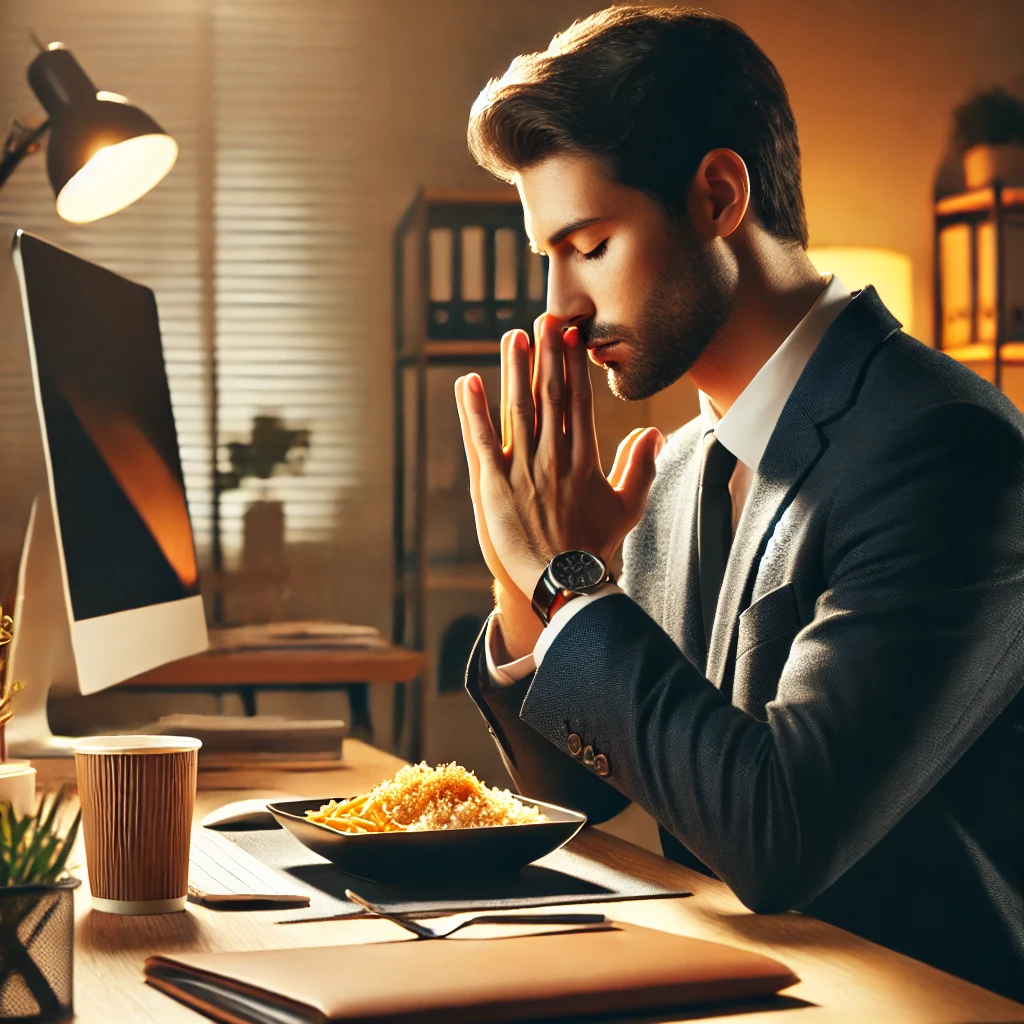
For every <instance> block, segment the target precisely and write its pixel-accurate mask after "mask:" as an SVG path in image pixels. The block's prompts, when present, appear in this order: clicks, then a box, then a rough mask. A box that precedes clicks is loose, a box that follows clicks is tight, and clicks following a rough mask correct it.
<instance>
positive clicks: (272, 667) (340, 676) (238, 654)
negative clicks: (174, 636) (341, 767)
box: [120, 645, 424, 744]
mask: <svg viewBox="0 0 1024 1024" xmlns="http://www.w3.org/2000/svg"><path fill="white" fill-rule="evenodd" d="M423 662H424V658H423V655H422V654H420V653H418V652H417V651H408V650H406V649H405V648H404V647H393V646H390V645H389V646H387V647H382V648H379V649H368V650H362V649H359V648H351V649H348V650H294V649H292V650H288V649H281V650H271V649H267V650H258V651H206V652H204V653H203V654H196V655H193V656H192V657H191V658H182V659H181V660H180V661H172V662H170V663H169V664H167V665H161V666H160V667H159V668H155V669H152V670H151V671H149V672H144V673H143V674H142V675H139V676H135V677H133V678H132V679H127V680H125V681H124V682H123V683H121V684H120V685H121V686H127V687H130V688H131V689H139V690H147V691H151V692H153V691H155V692H168V691H171V692H174V693H180V692H181V691H183V690H185V691H187V690H198V691H200V692H203V693H214V694H221V693H228V692H233V693H238V694H240V695H241V698H242V705H243V707H244V708H245V713H246V714H247V715H254V714H256V691H257V690H260V689H263V690H275V689H276V690H296V689H297V690H327V689H337V688H339V687H343V686H352V685H353V684H356V685H359V684H364V683H408V682H410V681H412V680H413V679H415V678H416V677H417V676H418V675H419V674H420V673H421V672H422V671H423ZM360 698H361V700H360ZM350 699H351V701H352V718H353V721H352V723H351V724H352V726H353V728H354V729H355V730H356V731H357V732H363V733H365V732H367V731H368V730H369V726H370V719H369V707H368V704H367V701H366V696H365V691H353V692H351V693H350ZM395 703H396V720H395V742H396V744H397V743H398V742H399V740H400V737H401V735H402V731H403V728H404V721H402V720H401V718H402V716H401V714H399V713H397V709H398V708H399V706H401V707H402V708H404V706H405V704H406V703H407V702H405V701H402V702H399V701H396V702H395Z"/></svg>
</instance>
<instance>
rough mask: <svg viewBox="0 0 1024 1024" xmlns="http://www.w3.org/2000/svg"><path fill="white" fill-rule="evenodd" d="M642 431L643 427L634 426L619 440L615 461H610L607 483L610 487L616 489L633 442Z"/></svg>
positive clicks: (624, 469)
mask: <svg viewBox="0 0 1024 1024" xmlns="http://www.w3.org/2000/svg"><path fill="white" fill-rule="evenodd" d="M643 432H644V428H643V427H636V428H635V429H634V430H631V431H630V432H629V433H628V434H627V435H626V436H625V437H624V438H623V439H622V440H621V441H620V442H619V447H618V448H617V449H616V450H615V461H614V462H613V463H612V471H611V472H610V473H609V474H608V483H610V484H611V485H612V487H614V488H616V489H618V486H619V484H620V483H621V481H622V474H623V473H624V472H625V471H626V464H627V463H628V462H629V453H630V450H631V449H632V447H633V443H634V442H635V441H636V439H637V438H638V437H639V436H640V435H641V434H642V433H643Z"/></svg>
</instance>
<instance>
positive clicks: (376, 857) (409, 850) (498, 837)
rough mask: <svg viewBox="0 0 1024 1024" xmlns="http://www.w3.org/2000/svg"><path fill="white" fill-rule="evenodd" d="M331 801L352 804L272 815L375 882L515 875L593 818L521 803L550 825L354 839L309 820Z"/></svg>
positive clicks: (299, 803)
mask: <svg viewBox="0 0 1024 1024" xmlns="http://www.w3.org/2000/svg"><path fill="white" fill-rule="evenodd" d="M331 799H334V800H338V801H342V800H347V799H349V798H348V797H333V798H331V797H323V798H322V799H317V800H282V801H279V802H277V803H272V804H267V810H268V811H270V813H271V814H273V816H274V817H275V818H276V819H277V820H278V821H279V822H280V823H281V824H282V825H283V826H284V827H285V828H286V829H288V831H289V832H291V834H292V835H293V836H295V838H296V839H298V840H299V842H300V843H302V844H303V845H304V846H307V847H309V849H311V850H312V851H313V852H314V853H318V854H319V855H320V856H321V857H325V858H326V859H327V860H329V861H331V862H332V863H334V864H336V865H337V866H338V867H339V868H341V869H342V870H343V871H347V872H348V873H349V874H352V875H359V876H361V877H362V878H367V879H369V880H370V881H372V882H407V881H413V880H416V879H440V878H449V879H461V880H467V879H470V878H480V877H483V876H487V875H509V874H515V872H517V871H520V870H521V869H522V868H524V867H526V865H527V864H529V863H531V862H532V861H535V860H537V859H539V858H540V857H543V856H544V855H545V854H548V853H551V852H552V851H553V850H557V849H558V848H559V847H560V846H564V845H565V844H566V843H567V842H569V840H570V839H572V837H573V836H574V835H576V833H577V832H579V830H580V829H581V828H583V826H584V825H585V824H586V821H587V816H586V815H585V814H580V813H579V812H578V811H569V810H566V809H565V808H564V807H556V806H555V805H554V804H546V803H542V802H541V801H540V800H528V799H526V798H524V797H519V799H520V800H521V801H522V802H523V803H524V804H526V805H527V806H529V807H536V808H537V809H538V810H540V811H541V812H542V813H543V814H544V815H546V817H547V818H548V820H547V821H544V822H539V823H537V824H533V825H488V826H484V827H481V828H452V829H438V830H435V831H429V832H367V833H358V834H352V833H349V832H339V831H338V830H337V829H333V828H331V827H330V826H328V825H321V824H320V823H319V822H315V821H309V820H308V819H307V818H306V811H312V810H319V809H320V807H321V806H323V804H325V803H327V802H328V801H329V800H331Z"/></svg>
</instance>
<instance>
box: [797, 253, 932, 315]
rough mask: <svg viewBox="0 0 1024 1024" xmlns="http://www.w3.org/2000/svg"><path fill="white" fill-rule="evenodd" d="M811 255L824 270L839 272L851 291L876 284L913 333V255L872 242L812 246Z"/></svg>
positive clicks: (876, 289)
mask: <svg viewBox="0 0 1024 1024" xmlns="http://www.w3.org/2000/svg"><path fill="white" fill-rule="evenodd" d="M807 257H808V259H810V261H811V262H812V263H813V264H814V267H815V269H816V270H817V271H818V272H819V273H821V274H829V273H831V274H835V275H836V276H837V277H838V278H839V280H840V281H842V282H843V284H844V285H846V287H847V288H849V289H850V291H856V290H857V289H858V288H864V287H866V286H867V285H869V284H873V285H874V286H875V291H877V292H878V296H879V298H880V299H881V300H882V301H883V302H884V303H885V304H886V306H887V307H888V308H889V312H891V313H892V315H893V316H894V317H896V319H897V320H899V322H900V323H901V324H902V325H903V329H904V330H905V331H906V332H907V333H908V334H909V333H911V331H912V330H913V325H912V324H911V320H912V319H913V313H914V283H913V274H912V272H911V264H910V257H909V256H907V255H906V254H904V253H902V252H896V251H894V250H892V249H878V248H874V247H872V246H846V245H834V246H821V247H820V248H819V247H815V246H812V247H811V248H810V249H808V250H807Z"/></svg>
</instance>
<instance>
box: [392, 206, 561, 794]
mask: <svg viewBox="0 0 1024 1024" xmlns="http://www.w3.org/2000/svg"><path fill="white" fill-rule="evenodd" d="M394 303H395V305H394V438H395V453H394V459H395V461H394V532H393V541H394V552H395V562H394V581H395V584H394V606H393V623H394V627H393V636H394V642H395V643H399V644H403V645H405V646H407V647H411V648H413V649H415V650H422V651H424V652H425V653H426V655H427V659H426V669H425V674H424V677H423V678H422V679H420V680H419V681H418V682H417V683H415V684H413V685H412V686H411V687H410V688H406V690H407V691H408V693H407V694H406V692H402V693H400V694H399V695H398V696H397V698H396V736H398V735H399V733H400V731H401V730H402V729H403V726H404V737H403V741H402V743H401V749H402V751H403V753H405V755H406V756H407V757H412V758H419V757H426V758H427V759H428V760H442V759H452V758H454V759H456V760H460V761H461V762H462V763H463V764H465V765H466V767H470V768H472V767H476V765H474V764H472V763H470V762H471V761H473V760H474V758H476V760H477V762H478V764H479V765H480V767H479V768H478V771H481V775H482V776H484V777H486V776H487V775H488V774H491V775H492V776H494V775H495V772H496V771H500V772H503V769H501V768H500V762H498V761H497V754H496V753H495V752H494V751H493V745H492V744H491V741H490V739H489V737H488V736H487V734H486V729H485V728H484V726H483V723H482V720H481V719H480V717H479V715H478V714H477V713H476V710H475V708H472V707H471V706H470V702H469V700H468V697H467V696H466V695H465V693H464V692H462V688H461V680H460V679H459V678H457V677H456V674H455V671H454V669H453V666H457V665H458V663H459V656H460V652H461V646H460V645H463V644H464V643H465V642H466V638H467V637H471V636H472V635H473V629H472V626H473V623H475V622H482V621H483V619H484V618H485V617H486V615H487V614H488V612H489V610H490V607H491V603H492V602H491V583H492V579H491V575H490V573H489V572H488V571H487V567H486V565H485V564H484V561H483V558H482V557H481V556H480V552H479V546H478V543H477V539H476V529H475V525H474V520H473V508H472V503H471V501H470V498H469V477H468V471H467V470H466V467H465V453H464V451H463V446H462V438H461V432H460V430H459V426H458V415H457V412H456V407H455V399H454V394H453V385H454V381H455V379H456V378H457V377H458V376H460V375H462V374H465V373H467V372H469V371H471V370H475V371H477V372H479V373H480V374H481V375H482V376H483V377H484V380H485V383H486V385H487V391H488V395H489V396H491V397H492V399H494V398H496V397H497V395H498V367H499V340H498V339H499V338H500V337H501V335H502V334H503V333H504V332H505V331H507V330H510V329H511V328H513V327H527V328H528V327H529V326H530V325H532V323H533V321H534V319H535V318H536V317H537V316H539V315H540V314H541V313H542V312H543V311H544V308H545V305H546V268H545V266H544V263H543V261H542V259H541V257H539V256H538V255H536V254H535V253H532V252H530V250H529V244H528V240H527V236H526V231H525V229H524V227H523V215H522V207H521V205H520V203H519V199H518V196H517V195H516V194H515V193H514V192H513V191H511V190H508V191H503V192H500V193H496V192H489V193H483V194H478V193H469V194H467V193H438V192H425V191H424V192H420V194H419V195H417V197H416V198H415V200H414V201H413V202H412V204H411V205H410V206H409V208H408V209H407V210H406V212H405V214H404V215H403V217H402V219H401V220H400V222H399V224H398V226H397V228H396V230H395V235H394ZM493 414H494V415H495V417H496V416H497V410H496V409H495V410H493ZM468 654H469V650H468V647H467V649H466V650H465V655H466V657H468ZM462 664H463V667H464V664H465V661H464V659H463V662H462ZM477 732H479V733H480V736H479V737H478V736H476V733H477ZM492 759H493V761H492ZM495 764H497V765H498V767H497V768H495ZM481 769H482V770H481Z"/></svg>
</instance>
